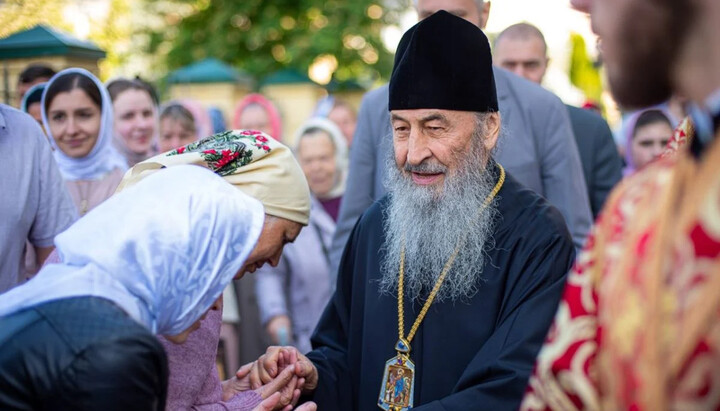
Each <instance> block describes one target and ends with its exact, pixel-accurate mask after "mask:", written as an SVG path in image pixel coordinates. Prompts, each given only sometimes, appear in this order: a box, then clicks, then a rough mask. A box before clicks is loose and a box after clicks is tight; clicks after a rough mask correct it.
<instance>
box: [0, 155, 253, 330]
mask: <svg viewBox="0 0 720 411" xmlns="http://www.w3.org/2000/svg"><path fill="white" fill-rule="evenodd" d="M263 221H264V212H263V206H262V204H261V203H260V202H259V201H258V200H255V199H254V198H252V197H249V196H247V195H246V194H243V193H242V192H241V191H240V190H238V189H237V188H235V187H233V186H232V185H230V184H228V183H227V182H226V181H224V180H223V179H222V178H221V177H219V176H217V175H216V174H214V173H213V172H212V171H210V170H207V169H205V168H203V167H197V166H190V165H187V166H176V167H169V168H167V169H163V170H159V171H157V172H156V173H154V174H152V175H150V176H148V177H147V178H145V179H144V180H142V181H140V182H139V183H137V184H136V185H134V186H132V187H130V188H128V189H126V190H124V191H122V192H120V193H118V194H116V195H115V196H113V197H111V198H110V199H108V200H107V201H105V202H103V203H102V204H100V205H99V206H97V207H96V208H95V209H93V210H92V211H90V212H89V213H88V214H87V215H85V216H84V217H83V218H81V219H80V220H78V221H77V222H76V223H75V224H74V225H72V226H71V227H70V228H69V229H68V230H66V231H65V232H63V233H61V234H60V235H58V236H57V237H55V245H56V247H57V250H58V252H59V253H60V257H61V260H62V263H59V264H50V265H47V266H45V267H44V268H43V269H42V270H41V271H40V273H38V275H37V276H35V277H34V278H33V279H32V280H30V281H29V282H27V283H26V284H24V285H21V286H19V287H15V288H13V289H12V290H10V291H8V292H7V293H5V294H3V295H2V298H0V316H4V315H8V314H11V313H14V312H17V311H20V310H22V309H24V308H28V307H32V306H34V305H37V304H40V303H43V302H48V301H53V300H58V299H62V298H68V297H79V296H96V297H102V298H106V299H108V300H111V301H113V302H114V303H116V304H117V305H118V306H120V307H121V308H122V309H123V310H124V311H125V312H127V313H128V315H130V316H131V317H132V318H133V319H135V320H136V321H138V322H139V323H140V324H142V325H144V326H145V327H147V329H148V330H149V331H151V332H153V333H155V334H162V335H177V334H180V333H181V332H182V331H184V330H186V329H187V328H189V327H190V326H191V325H192V324H193V323H194V322H195V321H196V320H198V319H199V318H200V316H201V315H202V314H203V313H205V312H206V311H207V310H208V308H209V307H210V306H211V305H212V303H213V302H214V301H215V300H216V299H217V298H218V297H219V296H220V294H221V293H222V290H223V289H224V288H225V287H226V286H227V285H228V284H229V283H230V281H231V280H232V278H233V277H234V276H235V274H236V273H237V271H238V270H239V269H240V268H241V267H242V265H243V263H244V262H245V260H246V259H247V257H248V256H249V255H250V252H251V251H252V249H253V248H254V247H255V244H256V242H257V240H258V238H259V236H260V231H261V230H262V225H263Z"/></svg>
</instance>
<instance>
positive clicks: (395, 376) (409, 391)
mask: <svg viewBox="0 0 720 411" xmlns="http://www.w3.org/2000/svg"><path fill="white" fill-rule="evenodd" d="M497 166H498V169H500V177H499V178H498V182H497V184H495V187H494V188H493V190H492V191H491V192H490V194H488V196H487V198H485V201H484V202H483V205H482V208H481V210H482V209H484V208H485V207H487V206H488V205H489V204H490V202H491V201H492V200H493V198H495V196H496V195H497V193H498V191H500V188H502V186H503V183H505V169H504V168H503V166H501V165H500V164H499V163H497ZM462 243H463V242H462V241H459V242H458V245H457V246H456V247H455V251H453V253H452V255H451V256H450V258H449V259H448V261H447V262H446V263H445V266H444V267H443V270H442V272H441V273H440V276H439V277H438V279H437V280H436V281H435V285H434V286H433V288H432V290H431V291H430V295H429V296H428V298H427V300H426V301H425V304H423V306H422V309H421V310H420V314H418V316H417V318H416V319H415V322H414V323H413V325H412V327H410V333H408V335H407V337H403V334H405V307H404V298H403V296H404V295H405V291H404V286H403V282H404V278H405V246H404V245H403V250H402V251H401V252H400V272H399V276H398V342H397V343H396V344H395V351H397V355H396V356H395V357H393V358H391V359H389V360H388V361H387V362H385V373H384V375H383V378H382V383H381V385H380V397H379V398H378V407H380V408H382V409H384V410H388V411H405V410H409V409H410V408H412V407H413V397H414V393H415V364H414V363H413V362H412V360H410V342H411V341H412V339H413V337H415V333H416V332H417V330H418V327H420V324H421V323H422V321H423V320H424V319H425V315H426V314H427V312H428V310H429V309H430V306H431V305H432V303H433V300H435V296H436V295H437V293H438V291H440V286H442V283H443V281H445V277H447V274H448V272H449V271H450V267H452V264H453V262H455V258H456V257H457V255H458V253H459V252H460V248H461V246H462Z"/></svg>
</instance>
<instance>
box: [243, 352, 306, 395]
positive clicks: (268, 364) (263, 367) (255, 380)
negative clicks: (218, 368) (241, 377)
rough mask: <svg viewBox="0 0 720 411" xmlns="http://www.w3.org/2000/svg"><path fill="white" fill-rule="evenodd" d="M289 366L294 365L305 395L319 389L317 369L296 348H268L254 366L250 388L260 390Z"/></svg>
mask: <svg viewBox="0 0 720 411" xmlns="http://www.w3.org/2000/svg"><path fill="white" fill-rule="evenodd" d="M288 365H294V372H295V376H297V377H298V388H300V389H302V390H303V392H304V393H309V392H311V391H312V390H314V389H315V388H316V387H317V382H318V373H317V368H315V365H313V363H312V362H311V361H310V360H308V359H307V357H305V356H304V355H302V354H300V352H299V351H298V350H297V348H295V347H268V349H267V351H266V352H265V354H263V355H262V356H261V357H260V358H258V360H257V361H255V363H254V364H253V365H252V369H251V370H250V376H249V377H250V386H251V387H252V388H253V389H257V388H260V387H261V386H263V385H265V384H267V383H269V382H270V381H272V380H273V379H274V378H275V376H276V375H278V370H283V369H285V368H286V367H287V366H288ZM241 370H242V368H241ZM238 373H239V370H238Z"/></svg>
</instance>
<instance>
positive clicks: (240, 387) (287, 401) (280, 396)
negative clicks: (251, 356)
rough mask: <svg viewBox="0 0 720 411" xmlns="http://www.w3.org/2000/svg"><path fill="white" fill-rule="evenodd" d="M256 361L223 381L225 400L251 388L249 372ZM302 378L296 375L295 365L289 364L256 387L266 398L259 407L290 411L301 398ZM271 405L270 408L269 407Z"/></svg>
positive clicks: (259, 408) (260, 410)
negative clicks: (299, 383) (300, 382)
mask: <svg viewBox="0 0 720 411" xmlns="http://www.w3.org/2000/svg"><path fill="white" fill-rule="evenodd" d="M253 364H254V363H248V364H245V365H243V366H242V367H240V369H239V370H238V371H237V374H236V376H235V377H233V378H231V379H229V380H226V381H223V383H222V386H223V401H227V400H229V399H230V398H232V397H233V396H235V395H236V394H238V393H240V392H243V391H247V390H249V389H251V385H250V378H249V374H250V371H251V369H252V366H253ZM299 380H300V378H298V377H297V376H296V375H295V367H293V366H292V365H288V366H287V367H285V368H284V369H283V370H282V371H281V372H280V374H279V375H278V376H277V377H275V378H273V379H272V380H270V381H269V382H268V383H267V384H265V385H263V386H262V387H259V388H257V389H255V392H256V393H258V395H260V397H261V398H262V399H263V400H265V401H263V402H262V403H260V405H258V407H257V408H255V409H256V410H258V411H264V410H280V409H281V410H283V411H289V410H292V409H293V406H294V405H295V404H297V402H298V400H299V399H300V393H301V392H300V388H299V387H298V382H299ZM268 407H269V408H268Z"/></svg>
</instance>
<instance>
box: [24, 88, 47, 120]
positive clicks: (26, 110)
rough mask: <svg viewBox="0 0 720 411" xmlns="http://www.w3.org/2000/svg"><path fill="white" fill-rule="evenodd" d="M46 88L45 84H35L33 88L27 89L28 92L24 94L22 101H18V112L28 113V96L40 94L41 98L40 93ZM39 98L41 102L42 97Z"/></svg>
mask: <svg viewBox="0 0 720 411" xmlns="http://www.w3.org/2000/svg"><path fill="white" fill-rule="evenodd" d="M46 86H47V83H38V84H35V85H34V86H32V87H30V88H29V89H28V91H26V92H25V94H24V95H23V98H22V100H21V101H20V110H22V111H24V112H26V113H27V112H28V99H29V98H30V96H32V95H33V94H34V93H41V94H40V95H41V96H42V92H43V91H44V90H45V87H46ZM40 98H41V100H42V97H40ZM41 103H42V101H41Z"/></svg>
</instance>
